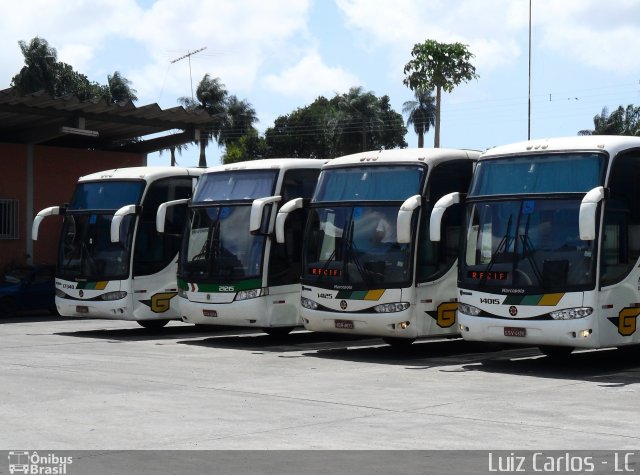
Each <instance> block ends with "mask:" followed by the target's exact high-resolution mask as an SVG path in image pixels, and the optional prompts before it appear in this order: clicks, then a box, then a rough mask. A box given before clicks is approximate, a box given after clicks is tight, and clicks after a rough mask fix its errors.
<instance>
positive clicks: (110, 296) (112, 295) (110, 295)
mask: <svg viewBox="0 0 640 475" xmlns="http://www.w3.org/2000/svg"><path fill="white" fill-rule="evenodd" d="M126 296H127V293H126V292H124V291H118V292H107V293H106V294H102V295H101V296H100V300H104V301H111V300H121V299H123V298H125V297H126Z"/></svg>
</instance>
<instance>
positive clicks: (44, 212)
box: [31, 206, 64, 241]
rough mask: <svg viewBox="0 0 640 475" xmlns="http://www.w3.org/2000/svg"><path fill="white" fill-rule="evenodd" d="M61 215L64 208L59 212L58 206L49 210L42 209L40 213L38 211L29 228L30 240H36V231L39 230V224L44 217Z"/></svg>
mask: <svg viewBox="0 0 640 475" xmlns="http://www.w3.org/2000/svg"><path fill="white" fill-rule="evenodd" d="M63 213H64V208H62V212H61V208H60V206H51V207H49V208H45V209H43V210H42V211H39V212H38V214H36V217H35V219H34V220H33V226H32V227H31V239H33V240H34V241H37V240H38V229H40V223H41V222H42V220H43V219H44V218H45V217H47V216H56V215H59V214H63Z"/></svg>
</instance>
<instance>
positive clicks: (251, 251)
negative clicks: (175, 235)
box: [180, 204, 265, 283]
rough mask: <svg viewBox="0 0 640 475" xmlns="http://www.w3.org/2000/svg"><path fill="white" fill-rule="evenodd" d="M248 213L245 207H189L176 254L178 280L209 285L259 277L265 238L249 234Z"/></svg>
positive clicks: (249, 211) (249, 209) (246, 206)
mask: <svg viewBox="0 0 640 475" xmlns="http://www.w3.org/2000/svg"><path fill="white" fill-rule="evenodd" d="M250 213H251V206H250V205H249V204H247V205H235V206H207V207H194V208H191V217H190V224H189V229H188V231H187V235H186V239H184V241H183V249H182V252H181V253H180V260H181V262H180V274H181V277H182V278H183V279H186V280H191V279H198V280H205V281H209V282H211V283H227V282H237V281H238V280H244V279H247V278H255V277H259V276H260V275H261V272H262V256H263V253H264V248H265V237H264V236H263V235H252V234H251V233H249V215H250Z"/></svg>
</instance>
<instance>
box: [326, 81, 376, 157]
mask: <svg viewBox="0 0 640 475" xmlns="http://www.w3.org/2000/svg"><path fill="white" fill-rule="evenodd" d="M336 99H337V106H338V110H340V111H341V112H342V113H343V114H344V119H343V130H342V132H343V134H345V135H347V134H359V135H360V137H361V138H362V142H361V143H362V146H361V148H359V149H358V148H352V149H351V150H350V151H349V153H355V152H365V151H366V150H367V132H373V130H374V128H377V127H381V125H382V124H381V122H380V120H381V118H380V112H381V110H380V107H379V104H378V98H377V97H376V96H375V95H374V94H373V93H372V92H363V90H362V87H360V86H359V87H352V88H351V89H349V92H347V93H346V94H342V95H341V96H337V98H336ZM347 143H348V142H346V143H345V145H346V144H347ZM345 148H351V147H348V146H346V147H345Z"/></svg>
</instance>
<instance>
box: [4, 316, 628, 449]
mask: <svg viewBox="0 0 640 475" xmlns="http://www.w3.org/2000/svg"><path fill="white" fill-rule="evenodd" d="M494 350H495V348H494ZM0 427H1V428H2V429H1V430H0V449H3V450H13V449H16V448H39V447H46V448H48V449H55V450H78V449H91V450H96V449H99V450H103V449H117V450H125V449H331V450H333V449H392V450H396V449H405V450H412V449H415V450H425V449H483V450H497V449H503V450H526V449H536V450H553V449H563V450H566V449H571V450H592V449H603V450H639V449H640V350H639V349H637V348H636V349H626V350H608V351H597V352H582V353H578V354H574V355H573V356H572V357H571V359H570V360H569V361H568V362H554V361H552V360H549V359H548V358H546V357H543V356H541V355H540V354H539V353H538V351H537V350H536V349H534V348H516V349H508V350H502V351H491V349H488V348H486V347H484V346H481V345H478V344H475V343H474V344H472V343H469V342H464V341H462V340H448V341H419V342H416V343H414V345H412V347H410V348H409V349H408V350H404V351H399V350H397V349H393V348H390V347H388V346H386V345H383V344H382V342H381V340H377V339H358V338H348V337H336V336H334V335H327V334H316V333H309V332H304V331H298V332H294V333H293V334H291V335H289V336H288V337H287V338H285V339H280V340H273V339H272V338H270V337H268V336H266V335H262V334H259V333H254V332H249V331H244V330H238V329H234V328H228V327H227V328H223V327H212V328H211V329H206V330H201V329H197V328H195V327H193V326H190V325H186V324H182V323H177V322H175V323H171V324H170V325H169V326H168V327H166V328H165V329H163V330H162V331H157V332H149V331H148V330H145V329H143V328H141V327H138V325H137V324H135V323H125V322H110V321H103V320H64V319H51V318H46V317H37V316H30V317H21V318H15V319H13V320H3V321H0Z"/></svg>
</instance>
